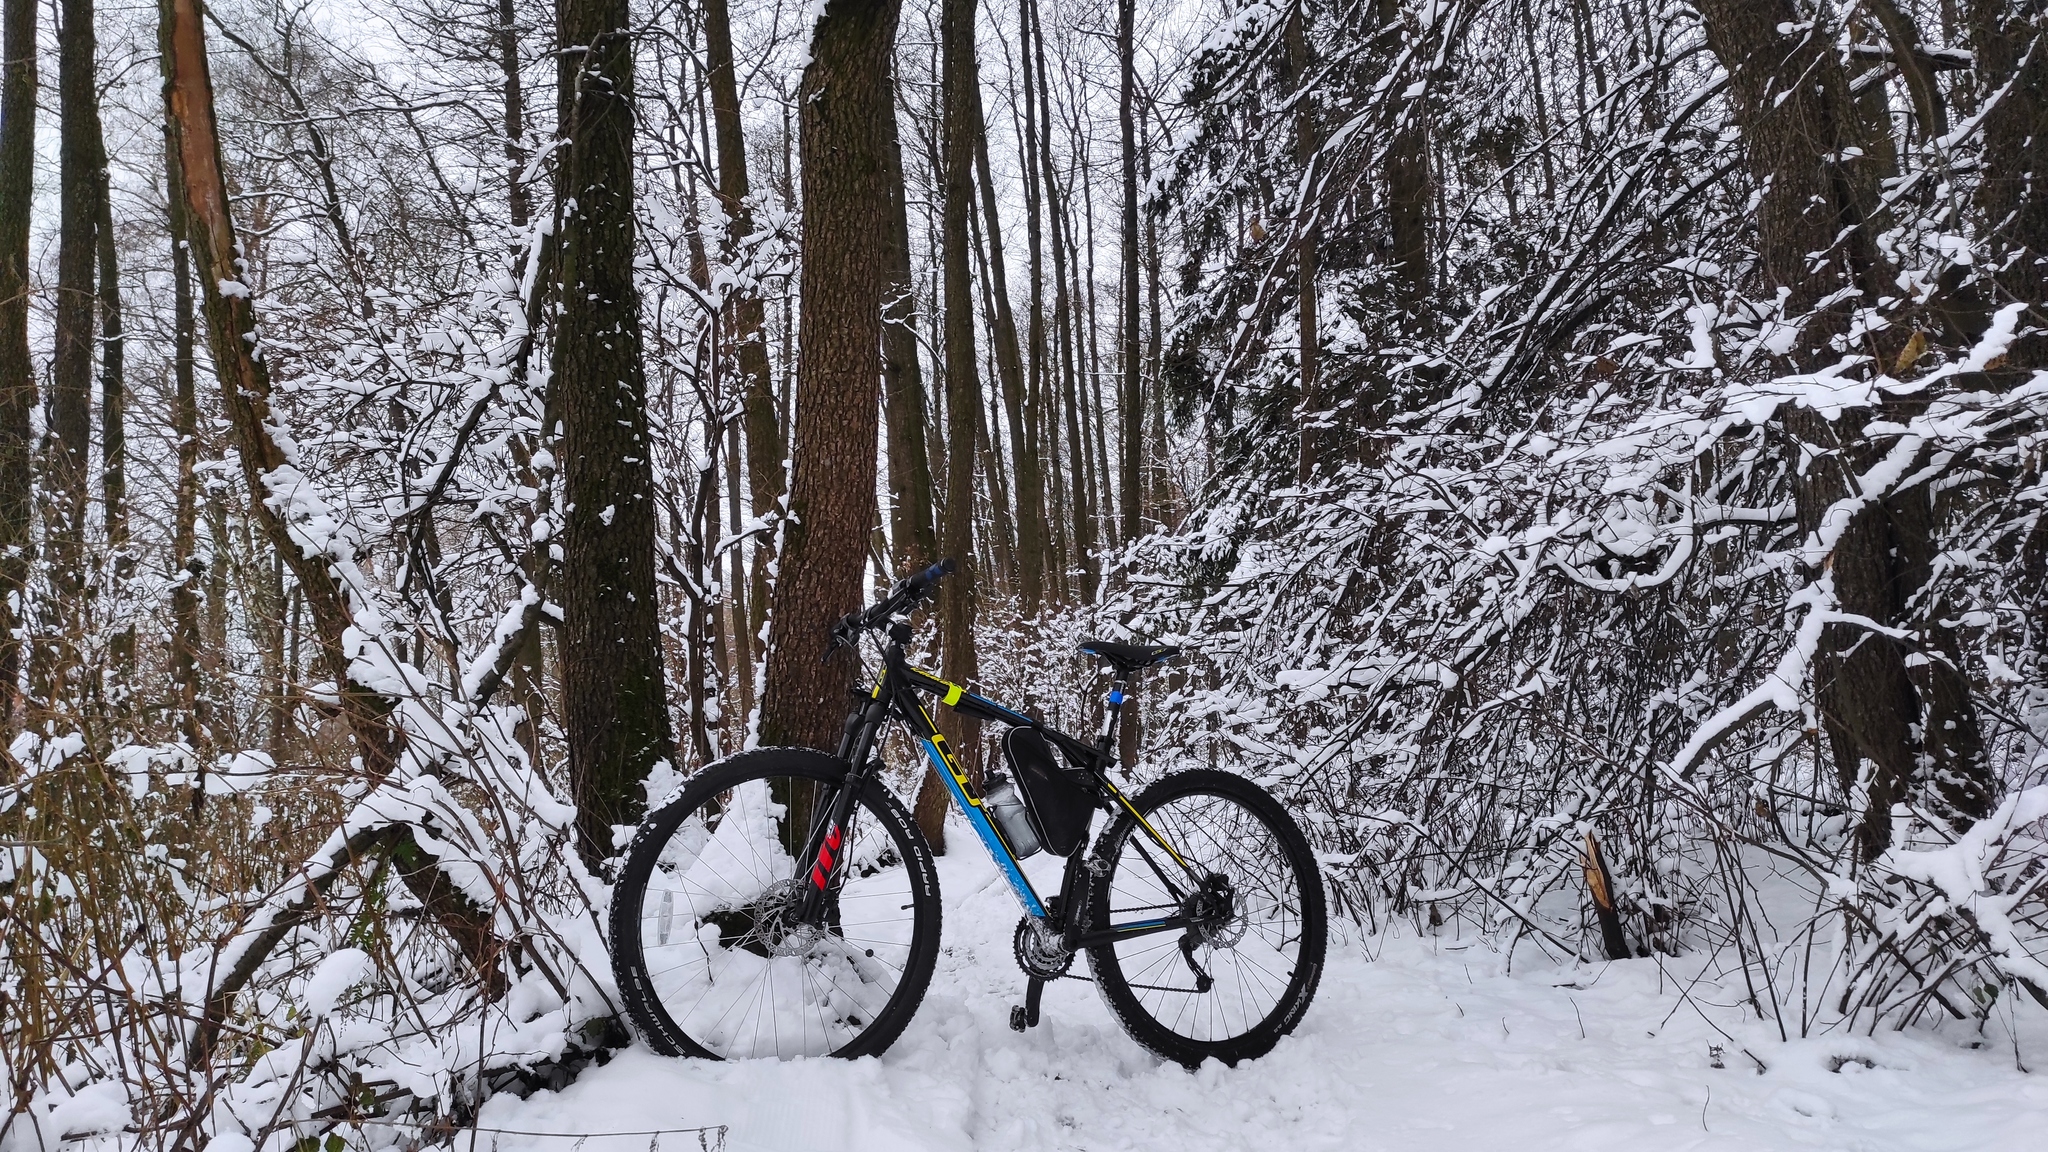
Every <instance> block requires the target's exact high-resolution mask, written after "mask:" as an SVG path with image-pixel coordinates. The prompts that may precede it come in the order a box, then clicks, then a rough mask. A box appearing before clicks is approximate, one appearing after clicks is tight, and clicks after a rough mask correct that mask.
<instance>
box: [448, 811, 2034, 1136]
mask: <svg viewBox="0 0 2048 1152" xmlns="http://www.w3.org/2000/svg"><path fill="white" fill-rule="evenodd" d="M955 831H958V832H959V833H961V834H962V835H961V836H960V837H959V840H958V841H957V842H958V843H960V844H961V847H962V849H963V850H961V851H956V852H954V853H953V854H951V855H950V856H946V857H941V858H940V860H939V871H940V877H941V884H942V889H943V892H944V894H945V899H946V905H945V947H944V950H943V951H942V952H941V954H940V958H939V968H938V973H937V975H936V976H935V977H934V978H933V981H932V986H931V989H930V991H929V992H927V993H926V995H925V999H924V1004H923V1006H922V1007H921V1008H920V1009H919V1011H918V1014H917V1018H916V1019H915V1020H914V1021H912V1023H911V1025H910V1027H909V1029H908V1030H907V1031H906V1032H905V1033H904V1034H903V1037H902V1039H900V1040H899V1041H897V1043H896V1045H895V1046H894V1047H893V1048H891V1049H890V1050H889V1051H888V1052H887V1053H886V1054H884V1055H883V1056H882V1057H881V1058H879V1059H874V1058H869V1059H863V1060H857V1061H840V1060H794V1061H788V1062H776V1061H758V1060H757V1061H741V1062H735V1063H725V1064H720V1063H714V1062H708V1061H699V1060H673V1059H667V1058H664V1057H659V1056H655V1055H653V1054H651V1053H649V1052H648V1051H647V1050H646V1049H645V1048H643V1047H637V1046H636V1047H635V1048H634V1049H633V1050H631V1051H628V1052H625V1053H622V1054H620V1055H618V1056H616V1057H615V1058H614V1059H613V1060H612V1061H611V1062H610V1063H609V1064H608V1065H606V1066H605V1067H602V1068H591V1069H588V1070H586V1071H585V1072H584V1073H583V1075H582V1077H581V1078H580V1079H578V1080H577V1081H576V1082H575V1083H573V1084H571V1085H570V1086H568V1087H567V1088H566V1089H564V1090H563V1091H561V1092H559V1093H555V1092H539V1093H536V1094H534V1095H533V1096H532V1097H530V1098H529V1099H526V1100H523V1101H522V1100H518V1099H515V1098H513V1097H510V1096H504V1097H499V1098H497V1099H494V1100H492V1101H490V1102H489V1103H488V1104H487V1105H486V1106H485V1108H484V1109H483V1115H482V1117H481V1119H480V1124H481V1125H482V1126H483V1127H485V1128H487V1129H509V1130H515V1131H520V1132H560V1133H563V1134H564V1136H563V1137H561V1138H553V1137H533V1136H516V1135H499V1136H496V1137H494V1140H495V1143H496V1146H497V1148H498V1152H526V1150H529V1149H530V1150H531V1152H570V1150H571V1148H572V1146H575V1145H576V1141H577V1140H578V1139H581V1138H583V1137H585V1136H588V1139H586V1140H584V1141H583V1143H582V1144H581V1146H580V1148H579V1149H578V1150H577V1152H646V1150H647V1149H648V1148H649V1145H650V1138H649V1137H648V1136H647V1135H644V1134H642V1135H637V1136H620V1137H612V1138H609V1139H606V1138H603V1137H601V1136H598V1135H592V1134H596V1133H604V1132H638V1133H645V1132H648V1131H650V1130H657V1129H668V1130H675V1129H682V1128H690V1127H697V1126H709V1125H725V1126H727V1128H728V1132H727V1140H726V1147H727V1148H728V1149H729V1150H730V1152H797V1150H805V1152H808V1150H812V1149H834V1150H840V1149H843V1150H846V1152H954V1150H966V1149H974V1150H977V1152H984V1150H986V1152H1007V1150H1010V1149H1019V1150H1024V1149H1029V1150H1033V1152H1040V1150H1053V1149H1087V1150H1089V1152H1095V1150H1108V1149H1134V1150H1143V1152H1153V1150H1157V1152H1207V1150H1211V1149H1214V1150H1217V1152H1241V1150H1247V1149H1283V1150H1285V1152H1312V1150H1322V1149H1343V1150H1345V1152H1375V1150H1379V1149H1389V1150H1411V1149H1412V1150H1417V1152H1421V1150H1429V1152H1462V1150H1465V1149H1471V1150H1474V1152H1481V1150H1484V1152H1534V1150H1538V1149H1571V1150H1572V1152H1606V1150H1608V1149H1613V1150H1616V1152H1666V1150H1690V1149H1727V1150H1729V1152H1736V1150H1745V1152H1757V1150H1768V1149H1809V1148H1815V1149H1830V1150H1836V1149H1839V1150H1844V1152H1893V1150H1897V1152H1945V1150H1950V1149H1953V1150H1956V1152H1965V1150H1968V1152H2003V1150H2006V1149H2010V1150H2013V1152H2022V1150H2038V1149H2042V1148H2048V1076H2043V1075H2028V1074H2024V1073H2022V1072H2020V1071H2019V1070H2018V1068H2017V1067H2016V1058H2015V1044H2014V1039H2013V1035H2012V1033H2011V1031H2010V1030H2008V1029H2007V1028H2004V1027H1994V1028H1991V1029H1988V1030H1987V1031H1986V1032H1985V1033H1984V1034H1983V1035H1981V1036H1980V1035H1979V1034H1977V1033H1976V1032H1975V1031H1973V1030H1972V1029H1969V1028H1964V1027H1957V1026H1955V1025H1954V1024H1953V1023H1951V1024H1950V1025H1949V1026H1948V1027H1946V1028H1944V1029H1943V1030H1942V1031H1941V1032H1939V1033H1929V1032H1913V1033H1908V1034H1904V1035H1900V1034H1892V1033H1887V1034H1882V1035H1879V1036H1878V1037H1876V1038H1874V1039H1872V1038H1868V1037H1860V1036H1840V1037H1822V1038H1819V1039H1811V1040H1795V1041H1793V1042H1791V1043H1789V1044H1787V1043H1781V1042H1780V1041H1779V1040H1778V1038H1777V1030H1776V1028H1775V1027H1773V1026H1767V1025H1763V1024H1759V1023H1757V1022H1755V1021H1754V1020H1753V1019H1752V1020H1745V1011H1746V1010H1745V1009H1743V1008H1742V1007H1741V1006H1740V1004H1739V1000H1740V995H1741V989H1740V982H1739V977H1737V978H1736V982H1735V983H1734V984H1733V985H1732V986H1717V985H1716V984H1715V983H1714V981H1713V980H1712V979H1711V978H1710V979H1707V980H1703V981H1700V982H1699V983H1697V984H1694V985H1690V986H1689V992H1688V994H1687V995H1686V996H1681V995H1680V994H1679V991H1678V989H1679V988H1680V987H1681V986H1685V980H1686V978H1688V977H1689V976H1691V975H1694V974H1696V973H1697V972H1698V970H1699V961H1698V960H1697V959H1687V960H1681V961H1677V962H1667V963H1666V964H1665V965H1664V966H1663V967H1662V968H1660V966H1659V963H1658V961H1656V960H1654V959H1651V960H1633V961H1624V962H1621V963H1615V964H1594V965H1577V966H1571V965H1567V966H1564V967H1557V966H1551V965H1547V964H1545V963H1543V962H1542V960H1541V958H1540V957H1538V956H1537V955H1536V954H1535V953H1534V952H1533V951H1528V952H1524V953H1522V954H1520V955H1518V957H1517V962H1516V964H1515V966H1514V970H1513V972H1512V974H1507V975H1504V974H1503V968H1504V967H1505V965H1504V964H1503V962H1502V958H1501V957H1500V956H1499V955H1498V954H1496V953H1494V952H1492V951H1489V950H1488V949H1487V948H1486V947H1485V946H1483V945H1479V944H1475V943H1472V942H1471V941H1469V940H1467V941H1462V942H1461V941H1457V940H1452V939H1445V938H1437V939H1429V938H1424V939H1420V940H1418V939H1416V938H1414V937H1413V936H1412V935H1403V936H1398V937H1397V936H1389V937H1385V938H1376V939H1371V940H1366V941H1363V942H1357V941H1353V942H1348V943H1343V942H1337V941H1333V942H1332V945H1331V951H1330V959H1329V964H1328V967H1327V970H1326V971H1325V974H1324V977H1323V983H1322V990H1321V992H1320V993H1318V995H1317V997H1316V1002H1315V1004H1314V1006H1313V1007H1311V1008H1310V1009H1309V1013H1308V1016H1307V1018H1306V1019H1304V1020H1303V1021H1302V1024H1301V1026H1300V1027H1299V1028H1298V1029H1296V1031H1295V1034H1294V1035H1293V1036H1291V1037H1289V1038H1288V1039H1287V1040H1284V1041H1282V1042H1281V1045H1280V1047H1279V1048H1277V1049H1276V1050H1275V1051H1274V1052H1273V1053H1272V1054H1271V1055H1269V1056H1267V1057H1265V1058H1264V1059H1261V1060H1257V1061H1252V1062H1248V1063H1246V1064H1244V1065H1243V1066H1241V1067H1238V1068H1225V1067H1222V1066H1221V1065H1217V1064H1213V1063H1212V1064H1210V1065H1207V1066H1205V1067H1203V1068H1201V1069H1199V1070H1197V1071H1195V1072H1188V1071H1186V1070H1184V1069H1182V1068H1180V1067H1179V1066H1178V1065H1172V1064H1164V1063H1162V1062H1161V1061H1159V1060H1157V1059H1155V1058H1153V1057H1152V1056H1151V1055H1149V1054H1148V1053H1146V1052H1144V1051H1143V1050H1142V1049H1140V1048H1139V1047H1138V1046H1137V1045H1136V1044H1135V1043H1134V1042H1132V1041H1131V1040H1130V1039H1129V1038H1128V1037H1126V1036H1125V1035H1124V1034H1123V1032H1122V1031H1121V1030H1119V1029H1118V1028H1117V1027H1116V1024H1115V1022H1114V1021H1113V1020H1112V1019H1111V1018H1110V1016H1109V1013H1108V1010H1107V1009H1105V1008H1104V1007H1103V1005H1102V1003H1101V1001H1100V1000H1099V999H1098V998H1097V997H1096V995H1095V990H1094V988H1093V987H1092V986H1091V985H1089V984H1085V983H1082V982H1080V981H1078V980H1062V981H1059V982H1057V983H1055V984H1053V985H1051V986H1050V987H1048V988H1047V989H1046V994H1045V1005H1044V1008H1045V1010H1044V1016H1043V1021H1044V1022H1043V1023H1042V1024H1040V1025H1039V1027H1037V1028H1035V1029H1033V1030H1031V1031H1030V1032H1026V1033H1023V1034H1021V1035H1020V1034H1018V1033H1015V1032H1012V1031H1010V1029H1009V1015H1010V1006H1011V1005H1012V1004H1015V1003H1021V1002H1022V998H1023V991H1024V976H1023V974H1022V973H1021V972H1019V971H1018V970H1017V967H1016V964H1015V963H1014V962H1013V961H1012V959H1011V956H1010V934H1011V931H1012V929H1013V928H1014V927H1015V925H1016V922H1017V907H1016V903H1015V901H1014V899H1013V898H1012V897H1011V895H1010V892H1009V890H1008V888H1007V887H1006V886H1005V885H1004V884H1003V882H1002V880H1001V879H1000V877H999V876H998V875H997V874H996V872H995V869H994V866H993V865H991V864H990V863H989V861H988V860H987V858H986V857H984V856H982V855H981V854H980V853H979V852H976V851H974V850H973V848H974V845H973V844H972V842H971V841H970V840H968V839H967V838H966V836H965V835H964V833H965V829H964V828H961V829H956V830H955ZM1059 863H1060V862H1059V861H1057V860H1049V859H1047V858H1043V857H1041V858H1036V859H1033V860H1030V861H1027V870H1028V871H1029V872H1030V873H1031V875H1032V880H1033V883H1034V884H1036V885H1038V886H1039V887H1040V888H1041V889H1042V890H1043V889H1048V888H1054V887H1056V886H1057V884H1058V878H1059V873H1058V865H1059ZM1075 971H1076V972H1077V973H1081V974H1085V973H1086V971H1087V963H1086V961H1085V959H1084V960H1080V961H1077V962H1076V964H1075ZM1702 1013H1705V1014H1707V1015H1710V1016H1711V1017H1712V1020H1713V1023H1712V1024H1709V1023H1708V1022H1707V1020H1706V1019H1704V1018H1703V1016H1702ZM2001 1015H2003V1014H2001ZM2017 1024H2018V1031H2019V1042H2018V1045H2017V1049H2018V1056H2017V1062H2018V1063H2023V1064H2026V1065H2028V1066H2030V1067H2031V1066H2036V1065H2040V1066H2048V1013H2043V1012H2041V1011H2040V1010H2039V1009H2037V1008H2035V1007H2034V1006H2033V1005H2031V1004H2028V1005H2025V1006H2024V1008H2023V1009H2022V1010H2021V1011H2020V1012H2019V1015H2018V1019H2017ZM1714 1025H1719V1027H1720V1028H1721V1029H1725V1030H1726V1032H1727V1033H1729V1034H1730V1035H1727V1036H1724V1035H1723V1034H1722V1032H1720V1031H1717V1030H1716V1028H1715V1026H1714ZM1731 1037H1732V1038H1731ZM1972 1043H1977V1044H1980V1045H1981V1046H1980V1047H1978V1048H1975V1049H1972V1048H1971V1047H1969V1045H1970V1044H1972ZM1716 1046H1718V1047H1719V1049H1720V1055H1719V1062H1720V1063H1721V1064H1722V1065H1724V1066H1723V1067H1721V1068H1715V1067H1713V1066H1712V1065H1713V1063H1714V1062H1715V1056H1714V1053H1713V1049H1714V1048H1715V1047H1716ZM1745 1049H1746V1050H1747V1053H1753V1054H1754V1056H1755V1058H1756V1059H1757V1060H1761V1061H1762V1062H1763V1063H1764V1065H1766V1066H1767V1070H1766V1071H1762V1072H1759V1071H1758V1066H1757V1063H1756V1062H1755V1061H1754V1060H1752V1058H1751V1056H1750V1055H1748V1054H1745V1051H1744V1050H1745ZM1837 1068H1838V1069H1839V1070H1835V1069H1837ZM653 1143H654V1144H655V1145H656V1147H655V1152H687V1150H688V1149H695V1148H696V1147H697V1140H696V1139H695V1138H694V1137H689V1136H683V1135H668V1136H664V1137H661V1138H659V1139H657V1140H655V1141H654V1142H653Z"/></svg>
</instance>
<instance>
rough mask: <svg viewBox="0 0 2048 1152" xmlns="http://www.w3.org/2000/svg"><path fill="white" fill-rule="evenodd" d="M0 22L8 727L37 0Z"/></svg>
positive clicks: (15, 680)
mask: <svg viewBox="0 0 2048 1152" xmlns="http://www.w3.org/2000/svg"><path fill="white" fill-rule="evenodd" d="M0 25H4V28H0V54H4V59H0V724H4V725H5V726H6V727H7V728H8V729H9V730H12V729H14V727H15V725H16V724H17V723H18V721H19V718H20V703H21V701H20V698H19V684H20V681H21V663H22V662H21V642H20V640H19V639H18V637H17V632H18V631H19V629H20V628H21V627H22V624H23V611H22V609H23V608H24V604H23V600H24V599H25V597H26V596H27V594H28V574H29V570H30V566H31V565H32V563H33V562H34V555H33V549H34V546H35V534H34V525H33V523H32V517H33V516H34V515H35V500H34V492H33V486H34V482H35V481H34V475H33V471H32V469H31V467H30V460H31V456H32V453H33V451H34V447H33V444H32V443H31V439H30V438H31V437H32V436H33V435H34V432H33V430H32V427H31V424H30V417H31V415H32V414H33V413H34V411H35V407H36V379H35V367H34V365H33V364H32V363H31V362H30V360H29V350H28V312H29V280H28V225H29V210H30V207H31V203H32V201H33V199H34V195H35V187H34V175H35V146H36V139H35V136H36V125H35V116H36V0H4V7H0Z"/></svg>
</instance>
